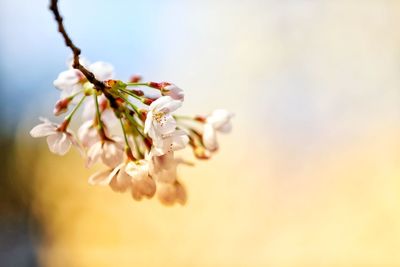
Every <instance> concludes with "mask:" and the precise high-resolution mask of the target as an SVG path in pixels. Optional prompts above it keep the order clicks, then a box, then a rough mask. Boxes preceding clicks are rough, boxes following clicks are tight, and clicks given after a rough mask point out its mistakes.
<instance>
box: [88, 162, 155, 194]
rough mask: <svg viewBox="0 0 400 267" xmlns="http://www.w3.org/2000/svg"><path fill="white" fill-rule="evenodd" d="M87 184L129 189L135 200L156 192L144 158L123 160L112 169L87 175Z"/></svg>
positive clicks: (123, 189) (121, 189)
mask: <svg viewBox="0 0 400 267" xmlns="http://www.w3.org/2000/svg"><path fill="white" fill-rule="evenodd" d="M89 184H92V185H103V186H104V185H109V186H110V187H111V188H112V189H113V190H114V191H117V192H125V191H127V190H128V189H130V190H131V194H132V197H133V198H134V199H135V200H141V199H142V198H143V197H147V198H151V197H152V196H153V195H154V194H155V192H156V184H155V182H154V180H153V179H152V178H151V177H150V176H149V165H148V162H147V161H145V160H139V161H136V162H134V161H129V162H124V163H121V164H119V165H118V166H116V167H115V168H114V169H111V170H106V171H102V172H97V173H95V174H93V175H92V176H90V177H89Z"/></svg>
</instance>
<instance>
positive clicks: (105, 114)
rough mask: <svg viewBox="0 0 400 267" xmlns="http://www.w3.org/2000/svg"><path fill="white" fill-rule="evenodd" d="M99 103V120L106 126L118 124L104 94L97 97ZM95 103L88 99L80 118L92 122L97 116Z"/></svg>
mask: <svg viewBox="0 0 400 267" xmlns="http://www.w3.org/2000/svg"><path fill="white" fill-rule="evenodd" d="M97 99H98V103H99V109H100V114H101V120H102V122H103V123H104V124H106V126H108V127H113V126H115V125H116V124H117V123H118V119H117V117H116V116H115V114H114V111H113V110H112V109H111V107H110V104H109V102H108V100H107V98H106V97H105V96H104V94H102V95H100V96H98V97H97ZM96 112H97V110H96V103H95V100H94V99H93V98H89V99H88V100H87V101H86V102H85V104H84V106H83V111H82V118H83V120H84V121H87V120H93V119H94V118H95V117H96V116H97V113H96Z"/></svg>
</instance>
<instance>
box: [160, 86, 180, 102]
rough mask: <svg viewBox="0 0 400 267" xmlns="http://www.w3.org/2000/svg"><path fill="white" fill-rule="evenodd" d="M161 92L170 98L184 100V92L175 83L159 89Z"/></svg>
mask: <svg viewBox="0 0 400 267" xmlns="http://www.w3.org/2000/svg"><path fill="white" fill-rule="evenodd" d="M161 93H162V95H164V96H170V97H171V98H172V99H175V100H179V101H183V100H185V93H184V92H183V90H182V89H181V88H179V87H178V86H176V85H175V84H170V85H167V86H165V87H163V88H162V89H161Z"/></svg>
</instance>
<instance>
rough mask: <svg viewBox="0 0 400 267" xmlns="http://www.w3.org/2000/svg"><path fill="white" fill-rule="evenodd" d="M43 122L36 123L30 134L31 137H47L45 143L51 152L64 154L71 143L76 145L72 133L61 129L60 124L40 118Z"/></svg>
mask: <svg viewBox="0 0 400 267" xmlns="http://www.w3.org/2000/svg"><path fill="white" fill-rule="evenodd" d="M40 120H41V121H42V122H43V123H41V124H39V125H36V126H35V127H34V128H33V129H32V130H31V131H30V134H31V136H32V137H35V138H37V137H47V144H48V146H49V149H50V151H51V152H53V153H55V154H58V155H61V156H62V155H65V154H66V153H67V152H68V151H69V149H70V148H71V144H74V145H76V146H77V147H78V144H77V142H76V141H75V138H74V137H73V135H72V133H70V132H68V131H67V130H63V129H62V128H64V127H60V125H57V124H55V123H52V122H50V121H49V120H48V119H46V118H41V119H40Z"/></svg>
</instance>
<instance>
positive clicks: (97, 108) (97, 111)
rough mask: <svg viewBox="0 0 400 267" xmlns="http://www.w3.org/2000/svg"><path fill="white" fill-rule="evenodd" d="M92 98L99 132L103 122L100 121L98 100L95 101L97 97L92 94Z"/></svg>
mask: <svg viewBox="0 0 400 267" xmlns="http://www.w3.org/2000/svg"><path fill="white" fill-rule="evenodd" d="M93 96H94V102H95V106H96V115H97V121H98V124H97V125H98V128H99V130H102V129H103V122H102V121H101V114H100V107H99V100H98V99H97V95H96V94H93Z"/></svg>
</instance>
